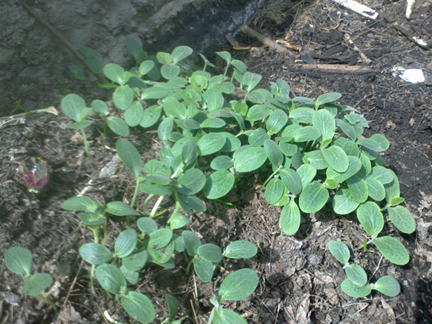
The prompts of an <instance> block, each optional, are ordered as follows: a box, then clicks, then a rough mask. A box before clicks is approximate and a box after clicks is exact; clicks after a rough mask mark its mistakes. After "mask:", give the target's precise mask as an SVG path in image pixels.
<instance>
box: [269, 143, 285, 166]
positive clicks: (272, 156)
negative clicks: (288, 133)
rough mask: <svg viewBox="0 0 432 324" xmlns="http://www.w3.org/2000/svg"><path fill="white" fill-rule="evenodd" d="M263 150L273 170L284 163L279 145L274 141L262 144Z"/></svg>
mask: <svg viewBox="0 0 432 324" xmlns="http://www.w3.org/2000/svg"><path fill="white" fill-rule="evenodd" d="M264 149H265V151H266V154H267V156H268V158H269V160H270V162H271V163H272V164H273V166H274V168H279V167H280V166H281V165H282V163H283V161H284V156H283V154H282V152H281V150H280V148H279V145H277V144H276V142H275V141H273V140H270V139H268V140H266V141H265V142H264Z"/></svg>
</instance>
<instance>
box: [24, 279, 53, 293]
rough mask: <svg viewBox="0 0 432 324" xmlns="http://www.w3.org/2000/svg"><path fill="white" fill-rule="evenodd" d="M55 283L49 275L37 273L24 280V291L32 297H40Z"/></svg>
mask: <svg viewBox="0 0 432 324" xmlns="http://www.w3.org/2000/svg"><path fill="white" fill-rule="evenodd" d="M52 283H53V279H52V277H51V276H50V275H49V274H48V273H36V274H34V275H32V276H30V277H27V278H26V279H25V280H24V285H23V291H24V293H25V294H27V295H30V296H38V295H40V294H41V293H42V292H43V291H44V290H45V289H47V288H48V287H50V286H51V285H52Z"/></svg>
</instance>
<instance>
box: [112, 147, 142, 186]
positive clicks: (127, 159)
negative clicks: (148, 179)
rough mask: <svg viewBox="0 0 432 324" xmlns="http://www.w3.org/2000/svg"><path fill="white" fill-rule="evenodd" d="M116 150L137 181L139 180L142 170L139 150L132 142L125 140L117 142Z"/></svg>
mask: <svg viewBox="0 0 432 324" xmlns="http://www.w3.org/2000/svg"><path fill="white" fill-rule="evenodd" d="M116 150H117V154H118V156H119V158H120V160H121V161H122V162H123V163H124V165H125V166H126V168H128V170H129V171H130V172H131V173H132V174H133V176H134V177H135V179H136V180H138V178H139V176H140V173H141V169H142V162H141V155H140V154H139V153H138V150H137V149H136V148H135V146H134V145H133V144H132V143H131V142H129V141H128V140H127V139H124V138H120V139H118V140H117V142H116Z"/></svg>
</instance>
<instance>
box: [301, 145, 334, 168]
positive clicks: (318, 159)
mask: <svg viewBox="0 0 432 324" xmlns="http://www.w3.org/2000/svg"><path fill="white" fill-rule="evenodd" d="M304 157H305V158H306V160H307V162H309V163H310V165H312V166H313V167H314V168H315V169H317V170H324V169H327V168H328V163H327V162H326V160H325V159H324V155H323V153H322V151H321V150H316V151H311V152H306V153H305V155H304Z"/></svg>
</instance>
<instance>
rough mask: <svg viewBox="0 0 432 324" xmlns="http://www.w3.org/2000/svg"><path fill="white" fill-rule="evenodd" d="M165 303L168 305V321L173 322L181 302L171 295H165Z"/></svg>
mask: <svg viewBox="0 0 432 324" xmlns="http://www.w3.org/2000/svg"><path fill="white" fill-rule="evenodd" d="M165 301H166V303H167V305H168V313H169V316H168V319H169V320H173V319H174V318H175V317H176V315H177V312H178V306H179V302H178V300H177V299H176V298H175V297H174V296H171V295H169V294H167V295H165ZM173 324H175V323H173Z"/></svg>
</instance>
